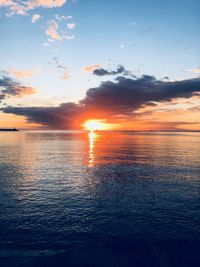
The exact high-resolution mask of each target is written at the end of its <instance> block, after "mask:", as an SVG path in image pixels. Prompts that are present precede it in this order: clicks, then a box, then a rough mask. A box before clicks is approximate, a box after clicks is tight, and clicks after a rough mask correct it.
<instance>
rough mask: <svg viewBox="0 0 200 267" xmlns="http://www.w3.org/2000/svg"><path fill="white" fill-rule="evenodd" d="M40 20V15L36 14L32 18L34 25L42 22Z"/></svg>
mask: <svg viewBox="0 0 200 267" xmlns="http://www.w3.org/2000/svg"><path fill="white" fill-rule="evenodd" d="M40 18H41V15H39V14H34V15H33V16H32V18H31V22H32V23H35V22H37V21H38V20H40Z"/></svg>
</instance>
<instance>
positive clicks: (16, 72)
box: [7, 68, 38, 78]
mask: <svg viewBox="0 0 200 267" xmlns="http://www.w3.org/2000/svg"><path fill="white" fill-rule="evenodd" d="M7 73H9V74H10V75H12V76H14V77H15V78H29V77H32V76H34V75H36V74H37V73H38V70H37V69H35V70H20V69H15V68H12V69H10V70H8V71H7Z"/></svg>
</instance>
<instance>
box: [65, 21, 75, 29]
mask: <svg viewBox="0 0 200 267" xmlns="http://www.w3.org/2000/svg"><path fill="white" fill-rule="evenodd" d="M75 27H76V24H75V23H73V22H71V23H67V28H68V29H69V30H73V29H74V28H75Z"/></svg>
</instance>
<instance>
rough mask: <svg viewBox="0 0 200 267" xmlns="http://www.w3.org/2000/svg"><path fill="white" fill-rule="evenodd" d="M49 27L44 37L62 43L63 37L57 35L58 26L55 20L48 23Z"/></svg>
mask: <svg viewBox="0 0 200 267" xmlns="http://www.w3.org/2000/svg"><path fill="white" fill-rule="evenodd" d="M48 24H49V26H48V28H47V30H46V35H48V36H50V37H51V38H52V39H53V40H58V41H62V40H63V37H62V36H61V35H60V34H59V33H58V29H59V27H58V24H57V22H56V21H55V20H51V21H49V22H48Z"/></svg>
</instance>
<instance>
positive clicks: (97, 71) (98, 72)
mask: <svg viewBox="0 0 200 267" xmlns="http://www.w3.org/2000/svg"><path fill="white" fill-rule="evenodd" d="M93 74H94V75H97V76H105V75H118V74H127V71H126V69H125V68H124V66H122V65H119V66H118V67H117V70H114V71H113V70H112V71H109V70H106V69H104V68H97V69H94V70H93Z"/></svg>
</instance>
